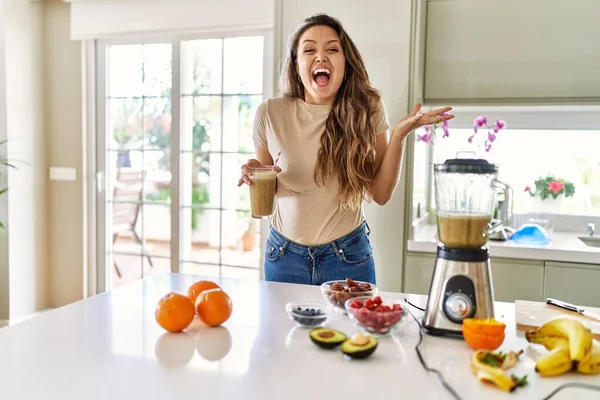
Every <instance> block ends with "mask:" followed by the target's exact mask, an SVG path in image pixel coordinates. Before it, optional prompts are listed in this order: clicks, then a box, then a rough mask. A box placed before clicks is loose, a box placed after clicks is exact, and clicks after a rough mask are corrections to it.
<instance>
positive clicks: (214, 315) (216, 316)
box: [196, 289, 233, 326]
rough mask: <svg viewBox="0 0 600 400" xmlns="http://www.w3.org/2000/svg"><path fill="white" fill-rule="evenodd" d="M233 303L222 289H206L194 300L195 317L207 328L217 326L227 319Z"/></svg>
mask: <svg viewBox="0 0 600 400" xmlns="http://www.w3.org/2000/svg"><path fill="white" fill-rule="evenodd" d="M232 309H233V303H232V302H231V298H230V297H229V295H228V294H227V293H225V292H224V291H223V290H222V289H208V290H205V291H203V292H201V293H200V295H199V296H198V298H197V299H196V315H197V316H198V318H199V319H200V320H201V321H202V322H204V323H205V324H206V325H208V326H219V325H221V324H222V323H224V322H225V321H227V320H228V319H229V317H230V316H231V311H232Z"/></svg>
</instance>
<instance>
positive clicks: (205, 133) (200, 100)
mask: <svg viewBox="0 0 600 400" xmlns="http://www.w3.org/2000/svg"><path fill="white" fill-rule="evenodd" d="M182 107H183V110H182V111H183V123H182V131H183V135H182V142H181V149H182V150H202V151H219V150H220V149H221V97H220V96H199V97H185V98H183V100H182Z"/></svg>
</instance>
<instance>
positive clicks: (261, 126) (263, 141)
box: [252, 101, 267, 149]
mask: <svg viewBox="0 0 600 400" xmlns="http://www.w3.org/2000/svg"><path fill="white" fill-rule="evenodd" d="M252 139H253V140H254V145H255V146H256V147H257V148H258V147H260V148H262V149H266V148H267V101H263V102H262V103H260V104H259V106H258V107H257V108H256V114H255V115H254V127H253V129H252Z"/></svg>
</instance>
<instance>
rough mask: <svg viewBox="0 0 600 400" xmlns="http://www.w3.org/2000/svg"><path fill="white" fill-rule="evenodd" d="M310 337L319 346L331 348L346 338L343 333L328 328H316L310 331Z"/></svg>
mask: <svg viewBox="0 0 600 400" xmlns="http://www.w3.org/2000/svg"><path fill="white" fill-rule="evenodd" d="M310 339H311V340H312V341H313V342H314V343H315V344H316V345H317V346H319V347H322V348H324V349H333V348H334V347H337V346H339V345H340V344H342V343H344V341H345V340H347V339H348V337H347V336H346V334H345V333H343V332H340V331H338V330H335V329H330V328H316V329H313V330H311V331H310Z"/></svg>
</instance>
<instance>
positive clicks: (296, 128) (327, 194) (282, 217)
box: [253, 96, 389, 245]
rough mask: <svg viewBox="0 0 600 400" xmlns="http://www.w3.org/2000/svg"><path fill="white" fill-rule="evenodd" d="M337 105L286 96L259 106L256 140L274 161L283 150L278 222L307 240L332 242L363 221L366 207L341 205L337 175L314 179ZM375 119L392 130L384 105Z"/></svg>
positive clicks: (380, 129)
mask: <svg viewBox="0 0 600 400" xmlns="http://www.w3.org/2000/svg"><path fill="white" fill-rule="evenodd" d="M331 108H332V106H330V105H315V104H309V103H306V102H305V101H303V100H301V99H292V98H288V97H283V96H282V97H276V98H271V99H268V100H266V101H264V102H262V103H261V104H260V105H259V107H258V109H257V111H256V117H255V122H254V132H253V137H254V143H255V145H256V146H257V147H261V148H265V149H268V151H269V153H270V154H271V156H272V157H273V160H275V158H276V156H277V153H278V152H279V151H280V150H281V156H280V157H279V162H278V165H279V167H280V168H281V172H280V173H279V174H278V175H277V205H276V207H275V213H274V214H273V219H272V224H273V227H274V228H275V229H276V230H277V231H278V232H280V233H281V234H282V235H283V236H285V237H286V238H288V239H290V240H291V241H293V242H296V243H300V244H304V245H318V244H323V243H327V242H330V241H331V240H334V239H337V238H339V237H342V236H344V235H346V234H348V233H350V232H351V231H353V230H354V229H356V228H357V227H358V226H359V225H360V224H361V222H362V221H363V211H362V208H359V209H356V210H345V209H342V208H341V207H340V206H339V202H338V200H337V192H338V187H339V184H338V182H337V179H332V180H331V184H330V185H329V184H328V185H320V186H319V185H317V183H316V182H315V180H314V169H315V165H316V162H317V153H318V151H319V149H320V146H321V143H320V140H321V134H322V133H323V131H324V130H325V122H326V120H327V116H328V115H329V112H330V111H331ZM372 118H373V126H374V127H375V132H376V134H377V135H380V134H382V133H385V132H386V131H387V130H388V129H389V124H388V120H387V114H386V112H385V107H384V106H383V104H382V105H381V109H380V112H377V113H374V115H373V116H372Z"/></svg>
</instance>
